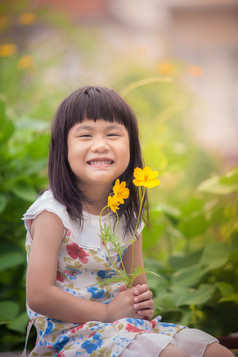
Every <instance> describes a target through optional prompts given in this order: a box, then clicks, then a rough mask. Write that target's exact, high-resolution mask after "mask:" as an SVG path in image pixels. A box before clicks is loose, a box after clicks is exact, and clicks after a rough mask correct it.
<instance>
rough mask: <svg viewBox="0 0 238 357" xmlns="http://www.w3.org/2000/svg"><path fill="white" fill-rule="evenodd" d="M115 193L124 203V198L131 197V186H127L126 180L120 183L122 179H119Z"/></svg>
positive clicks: (114, 189)
mask: <svg viewBox="0 0 238 357" xmlns="http://www.w3.org/2000/svg"><path fill="white" fill-rule="evenodd" d="M113 192H114V195H115V196H116V198H117V201H118V202H119V203H122V204H123V203H124V200H125V199H126V198H128V197H129V192H130V191H129V188H127V187H126V183H125V181H122V182H121V183H120V180H119V179H117V180H116V182H115V185H114V186H113Z"/></svg>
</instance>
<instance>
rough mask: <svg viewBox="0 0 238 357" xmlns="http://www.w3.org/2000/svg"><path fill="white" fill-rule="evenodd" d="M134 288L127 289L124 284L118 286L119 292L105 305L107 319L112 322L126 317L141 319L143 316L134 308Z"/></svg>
mask: <svg viewBox="0 0 238 357" xmlns="http://www.w3.org/2000/svg"><path fill="white" fill-rule="evenodd" d="M135 290H136V288H131V289H128V288H127V287H126V286H125V285H122V286H120V292H119V293H118V294H117V296H116V297H115V298H114V299H113V300H112V301H111V302H110V303H109V304H108V305H107V307H108V319H107V320H108V321H109V322H113V321H116V320H119V319H123V318H126V317H131V318H136V319H142V318H143V316H140V315H138V314H137V311H136V310H135V309H134V307H133V305H134V298H135Z"/></svg>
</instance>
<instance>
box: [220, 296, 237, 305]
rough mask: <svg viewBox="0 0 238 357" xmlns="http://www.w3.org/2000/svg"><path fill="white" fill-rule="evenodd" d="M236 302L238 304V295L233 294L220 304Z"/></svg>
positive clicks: (223, 299)
mask: <svg viewBox="0 0 238 357" xmlns="http://www.w3.org/2000/svg"><path fill="white" fill-rule="evenodd" d="M229 301H230V302H235V303H237V304H238V294H231V295H228V296H226V297H224V298H222V299H220V300H219V302H229Z"/></svg>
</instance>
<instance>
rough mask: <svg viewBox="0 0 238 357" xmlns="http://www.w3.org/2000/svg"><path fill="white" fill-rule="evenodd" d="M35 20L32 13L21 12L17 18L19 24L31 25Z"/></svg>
mask: <svg viewBox="0 0 238 357" xmlns="http://www.w3.org/2000/svg"><path fill="white" fill-rule="evenodd" d="M34 22H36V15H35V14H32V13H25V14H22V15H21V16H20V18H19V23H20V24H21V25H31V24H34Z"/></svg>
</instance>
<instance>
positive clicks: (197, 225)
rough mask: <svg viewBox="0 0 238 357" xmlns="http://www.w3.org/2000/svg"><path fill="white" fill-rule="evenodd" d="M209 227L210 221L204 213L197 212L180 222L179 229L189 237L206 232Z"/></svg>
mask: <svg viewBox="0 0 238 357" xmlns="http://www.w3.org/2000/svg"><path fill="white" fill-rule="evenodd" d="M207 228H208V222H207V221H206V218H205V216H204V213H202V212H201V213H197V212H195V213H194V214H192V215H190V216H187V217H186V216H185V217H184V220H183V221H181V222H180V224H179V229H180V230H181V232H182V233H183V234H184V235H185V236H187V237H194V236H197V235H200V234H203V233H205V232H206V230H207Z"/></svg>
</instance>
